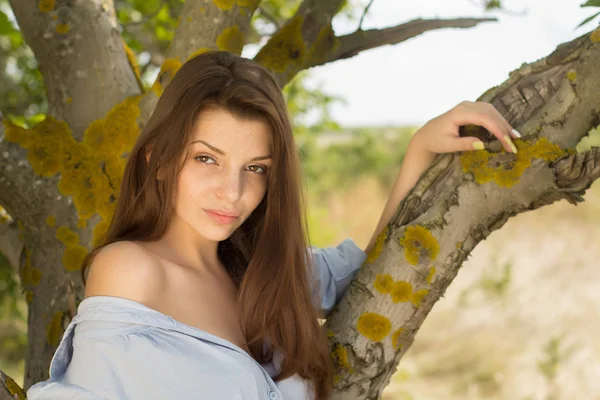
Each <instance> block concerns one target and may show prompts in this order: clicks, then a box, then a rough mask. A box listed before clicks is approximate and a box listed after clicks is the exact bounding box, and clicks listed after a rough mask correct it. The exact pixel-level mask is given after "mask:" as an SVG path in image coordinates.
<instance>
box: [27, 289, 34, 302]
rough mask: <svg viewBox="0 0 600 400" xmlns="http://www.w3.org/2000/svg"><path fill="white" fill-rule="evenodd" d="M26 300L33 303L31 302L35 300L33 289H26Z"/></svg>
mask: <svg viewBox="0 0 600 400" xmlns="http://www.w3.org/2000/svg"><path fill="white" fill-rule="evenodd" d="M25 301H26V302H27V304H31V302H32V301H33V290H26V291H25Z"/></svg>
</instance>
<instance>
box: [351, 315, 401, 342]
mask: <svg viewBox="0 0 600 400" xmlns="http://www.w3.org/2000/svg"><path fill="white" fill-rule="evenodd" d="M356 329H357V330H358V332H359V333H360V334H361V335H363V336H365V337H366V338H368V339H371V340H373V341H374V342H380V341H381V340H382V339H383V338H385V337H386V336H387V335H388V334H389V333H390V330H391V329H392V323H391V321H390V320H389V319H388V318H387V317H384V316H383V315H380V314H377V313H372V312H366V313H363V314H362V315H361V316H360V317H359V318H358V323H357V324H356Z"/></svg>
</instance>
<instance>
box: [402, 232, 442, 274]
mask: <svg viewBox="0 0 600 400" xmlns="http://www.w3.org/2000/svg"><path fill="white" fill-rule="evenodd" d="M400 244H401V245H402V246H404V258H406V260H407V261H408V262H409V263H411V264H413V265H416V264H418V263H419V261H420V259H425V260H427V261H428V260H435V259H436V257H437V255H438V253H439V251H440V246H439V244H438V241H437V240H436V238H435V237H434V236H433V235H432V234H431V232H429V231H428V230H427V228H425V227H423V226H421V225H411V226H408V227H407V228H406V230H405V231H404V236H403V237H402V238H401V239H400Z"/></svg>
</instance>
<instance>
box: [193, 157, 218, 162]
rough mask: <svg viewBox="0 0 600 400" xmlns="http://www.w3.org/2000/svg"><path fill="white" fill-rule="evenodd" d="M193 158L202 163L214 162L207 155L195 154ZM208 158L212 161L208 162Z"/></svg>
mask: <svg viewBox="0 0 600 400" xmlns="http://www.w3.org/2000/svg"><path fill="white" fill-rule="evenodd" d="M194 160H198V161H200V162H201V163H204V164H216V162H215V160H214V159H213V158H211V157H209V156H196V157H194ZM208 160H212V162H208Z"/></svg>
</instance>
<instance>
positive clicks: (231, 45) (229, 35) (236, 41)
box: [217, 25, 244, 54]
mask: <svg viewBox="0 0 600 400" xmlns="http://www.w3.org/2000/svg"><path fill="white" fill-rule="evenodd" d="M217 47H218V48H219V50H225V51H228V52H230V53H234V54H241V53H242V49H243V48H244V34H243V33H242V31H241V30H240V27H239V26H237V25H234V26H228V27H227V28H225V29H223V32H221V34H220V35H219V36H218V37H217Z"/></svg>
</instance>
